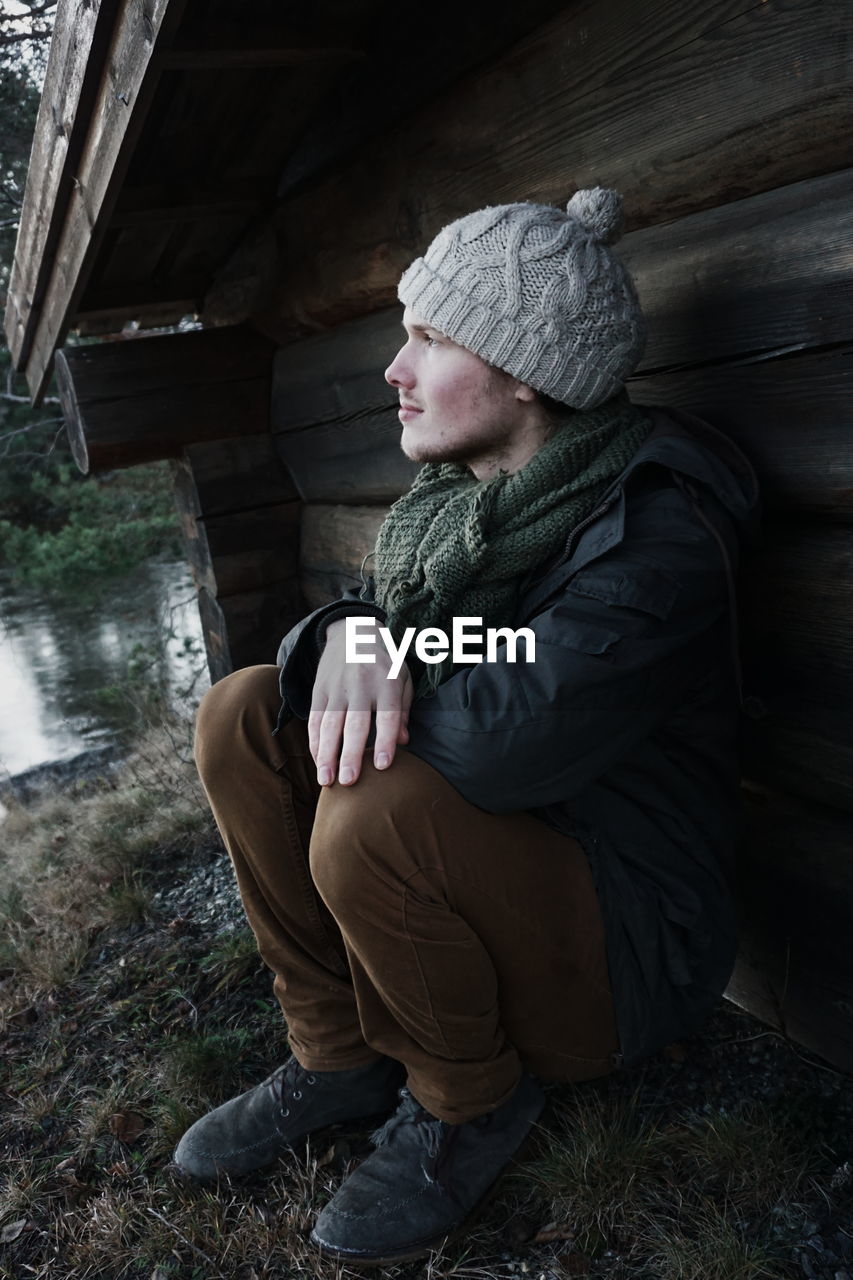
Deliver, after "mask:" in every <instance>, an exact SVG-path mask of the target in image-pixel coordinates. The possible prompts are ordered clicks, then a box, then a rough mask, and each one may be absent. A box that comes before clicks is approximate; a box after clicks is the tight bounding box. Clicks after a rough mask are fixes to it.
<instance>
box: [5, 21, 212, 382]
mask: <svg viewBox="0 0 853 1280" xmlns="http://www.w3.org/2000/svg"><path fill="white" fill-rule="evenodd" d="M186 3H187V0H150V3H146V5H145V6H142V5H139V4H136V3H131V2H130V0H125V2H124V3H122V4H121V5H120V7H119V13H118V17H117V19H116V22H115V27H114V31H113V37H112V41H111V44H110V47H109V51H108V56H107V66H106V69H105V71H104V72H103V75H102V79H101V83H100V86H99V91H98V95H97V99H96V102H95V104H94V107H93V110H92V112H91V122H90V128H89V131H88V134H87V137H86V144H85V147H84V149H83V153H82V155H81V157H80V162H79V164H78V165H77V166H76V172H75V173H74V175H73V190H72V192H71V195H70V198H69V201H68V206H67V210H66V213H65V218H64V222H63V226H62V231H61V233H60V235H59V236H58V238H57V243H56V253H55V259H54V262H53V267H52V271H51V273H50V280H49V283H48V284H47V286H46V290H45V299H44V305H43V307H42V308H41V309H40V310H39V312H38V315H37V317H36V318H35V329H34V333H33V336H32V350H31V352H30V356H29V360H28V362H27V365H26V377H27V382H28V384H29V387H30V392H31V394H32V396H33V398H34V399H38V398H39V397H40V396H41V395H42V393H43V391H44V387H45V384H46V382H47V379H48V378H49V376H50V372H51V369H52V366H53V353H54V349H55V347H56V346H57V344H58V343H59V342H61V341H62V338H63V336H64V335H65V333H66V331H67V328H68V325H69V322H70V319H71V317H72V316H73V314H74V309H75V306H76V303H77V300H78V299H79V298H80V297H81V295H82V293H83V290H84V289H85V287H86V283H87V281H88V276H89V272H90V271H91V268H92V265H93V262H94V257H95V252H96V250H97V248H98V245H99V244H100V241H101V238H102V237H103V234H104V232H105V230H106V227H107V225H108V223H109V218H110V214H111V213H112V210H113V207H114V205H115V201H116V198H117V195H118V191H119V188H120V186H121V183H122V181H123V179H124V175H125V172H126V170H127V166H128V164H129V161H130V157H131V154H132V151H133V147H134V144H135V142H136V139H137V138H138V136H139V133H140V130H141V129H142V125H143V123H144V121H145V117H146V115H147V113H148V110H149V107H150V105H151V101H152V98H153V95H154V90H155V88H156V85H157V81H158V79H159V70H158V68H157V63H156V59H155V57H154V55H155V53H156V52H157V51H158V50H161V49H162V48H163V47H164V46H168V44H169V43H170V41H171V40H172V38H173V37H174V33H175V31H176V29H177V26H178V23H179V22H180V19H181V16H182V14H183V11H184V8H185V6H186Z"/></svg>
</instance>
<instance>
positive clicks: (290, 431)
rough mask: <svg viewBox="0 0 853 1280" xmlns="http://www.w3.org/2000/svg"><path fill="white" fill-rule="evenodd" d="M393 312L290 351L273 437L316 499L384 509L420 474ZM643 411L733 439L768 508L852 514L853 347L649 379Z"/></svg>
mask: <svg viewBox="0 0 853 1280" xmlns="http://www.w3.org/2000/svg"><path fill="white" fill-rule="evenodd" d="M400 314H401V313H400V311H399V310H398V309H397V308H394V309H392V310H390V311H384V312H379V313H377V314H376V315H374V316H368V317H366V318H365V319H362V320H359V321H355V322H353V323H352V324H349V325H345V326H341V328H340V329H337V330H334V331H333V332H331V333H329V334H325V335H323V336H322V337H318V338H308V339H305V340H303V341H302V342H299V343H293V344H291V345H290V346H288V347H284V348H282V349H281V350H280V351H279V352H278V353H277V354H276V357H275V361H274V372H273V398H272V410H271V417H272V429H273V431H274V432H275V433H276V435H275V440H276V445H277V447H278V449H279V451H280V453H281V456H282V458H284V460H285V461H286V462H287V463H288V465H289V466H290V467H291V468H292V471H293V475H294V479H295V480H296V482H297V484H298V485H299V486H300V491H301V492H302V495H303V497H304V498H305V500H306V501H308V502H352V503H359V502H364V501H367V502H383V501H391V500H393V499H394V498H396V497H398V496H399V494H400V493H402V492H403V491H404V490H405V489H406V488H407V487H408V485H409V484H410V483H411V480H412V479H413V478H414V475H415V472H416V468H415V467H414V465H413V464H410V463H409V462H408V460H407V459H406V458H405V457H404V456H403V454H402V453H401V452H400V447H399V440H400V425H399V422H398V419H397V415H396V410H395V408H394V405H395V403H396V399H397V397H396V395H395V394H394V392H393V390H392V389H391V388H389V387H387V384H386V383H385V381H384V379H383V377H382V371H383V369H384V368H385V367H386V366H387V364H388V363H389V362H390V360H391V359H392V357H393V355H394V351H395V350H396V346H397V344H398V343H399V334H400V333H401V332H402V331H401V330H400V329H399V324H398V322H399V316H400ZM629 389H630V393H631V397H632V399H633V400H634V401H635V402H636V403H638V404H647V405H655V404H657V405H662V406H665V405H667V404H670V405H672V406H673V407H675V408H680V409H687V410H689V411H691V412H693V413H695V414H697V415H698V416H699V417H706V418H708V420H709V421H710V422H712V423H714V425H715V426H718V427H719V428H720V429H721V430H723V431H726V432H728V434H730V435H731V436H732V438H733V439H735V440H736V441H737V442H738V443H739V444H740V445H741V447H742V448H743V449H744V450H745V451H746V453H747V455H748V456H749V458H750V459H751V461H752V462H753V464H754V466H755V468H756V471H757V473H758V476H759V480H760V481H761V485H762V495H763V499H764V502H765V506H766V508H767V510H768V511H774V512H786V513H794V512H796V513H797V514H798V515H799V514H802V515H819V516H820V517H821V518H824V519H829V520H850V519H851V516H853V449H851V447H850V428H849V404H850V394H851V389H853V348H850V347H838V348H835V349H833V350H828V351H806V352H796V353H793V354H791V355H788V356H783V357H779V358H776V359H749V360H746V361H729V362H726V363H724V364H721V365H710V366H704V367H703V366H702V365H697V366H696V367H694V368H689V369H676V370H674V371H673V372H670V373H666V374H663V373H661V374H657V375H645V376H638V377H635V378H632V379H631V380H630V382H629Z"/></svg>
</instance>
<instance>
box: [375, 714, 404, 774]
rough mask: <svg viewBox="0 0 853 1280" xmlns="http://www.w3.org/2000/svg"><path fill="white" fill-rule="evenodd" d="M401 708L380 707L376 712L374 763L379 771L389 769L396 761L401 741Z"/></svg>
mask: <svg viewBox="0 0 853 1280" xmlns="http://www.w3.org/2000/svg"><path fill="white" fill-rule="evenodd" d="M400 714H401V708H400V706H399V704H396V705H393V706H390V707H379V708H378V710H377V712H376V740H375V742H374V744H373V763H374V764H375V765H376V768H377V769H387V768H388V766H389V765H390V763H391V761H392V760H393V759H394V751H395V749H396V747H397V744H398V742H399V741H400V727H401V720H400Z"/></svg>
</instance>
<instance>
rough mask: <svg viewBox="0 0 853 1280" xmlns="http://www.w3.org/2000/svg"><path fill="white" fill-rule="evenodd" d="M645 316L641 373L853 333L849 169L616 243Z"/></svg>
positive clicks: (852, 186) (852, 179)
mask: <svg viewBox="0 0 853 1280" xmlns="http://www.w3.org/2000/svg"><path fill="white" fill-rule="evenodd" d="M623 248H624V253H623V255H622V256H623V257H624V260H625V262H626V263H627V265H628V267H629V268H630V270H631V272H632V274H633V276H634V279H635V282H636V284H637V290H638V293H639V295H640V298H641V299H642V303H643V309H644V311H645V314H646V317H647V319H648V325H649V341H648V344H647V347H646V351H645V353H644V356H643V361H642V364H641V366H640V368H641V369H642V370H656V369H666V368H669V367H671V366H677V365H682V364H692V363H696V362H697V361H701V362H702V363H706V362H709V361H711V360H727V359H731V358H732V357H737V356H745V355H755V354H756V353H759V352H767V351H776V350H779V349H781V348H785V347H790V346H808V347H819V346H826V345H828V344H830V343H833V342H839V341H849V339H850V336H851V335H850V305H851V303H850V266H849V264H850V258H851V254H853V169H845V170H842V171H841V172H840V173H829V174H826V175H825V176H823V177H818V178H810V179H808V180H807V181H804V182H794V183H791V184H790V185H788V186H784V187H777V188H776V189H775V190H772V191H765V192H763V193H762V194H760V195H755V196H751V197H750V198H749V199H746V200H738V201H736V202H735V203H733V204H726V205H724V206H723V207H722V208H717V209H708V210H704V211H703V212H701V213H696V214H693V215H692V216H690V217H686V218H681V219H680V220H679V221H678V222H676V223H672V222H668V223H666V224H665V225H664V226H655V227H648V228H647V229H646V230H643V231H636V232H634V233H633V234H632V235H630V236H628V237H626V239H625V241H624V242H622V244H620V246H619V249H620V251H621V250H622V249H623Z"/></svg>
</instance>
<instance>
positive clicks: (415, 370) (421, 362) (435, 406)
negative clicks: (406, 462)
mask: <svg viewBox="0 0 853 1280" xmlns="http://www.w3.org/2000/svg"><path fill="white" fill-rule="evenodd" d="M403 327H404V329H405V330H406V335H407V341H406V343H405V345H404V346H403V347H401V348H400V350H399V351H398V352H397V355H396V356H395V357H394V359H393V360H392V362H391V364H390V365H389V366H388V368H387V369H386V370H385V380H386V381H387V382H389V383H390V384H391V386H392V387H396V389H397V391H398V393H399V396H400V410H399V418H400V421H401V422H402V424H403V435H402V437H401V440H400V448H401V449H402V450H403V453H405V455H406V457H408V458H411V459H412V461H413V462H462V463H465V464H467V465H468V466H469V467H470V468H471V470H472V471H474V473H475V475H478V476H481V478H482V474H481V473H482V472H483V471H484V470H485V471H488V472H489V473H491V472H494V471H495V470H496V469H497V467H498V466H499V465H503V462H502V460H509V459H511V457H512V454H513V452H514V444H515V441H516V437H517V435H518V431H519V428H520V425H521V423H522V421H523V409H522V402H521V401H520V399H519V397H518V388H519V387H520V386H521V384H519V383H518V382H517V381H516V380H515V379H514V378H510V377H508V376H507V375H506V374H504V373H502V372H500V371H499V370H497V369H494V368H492V366H491V365H488V364H486V362H485V360H481V359H480V357H479V356H477V355H474V353H473V352H472V351H468V350H467V348H466V347H460V346H459V345H458V344H457V343H455V342H451V340H450V339H449V338H447V337H445V335H444V334H443V333H440V332H439V330H438V329H434V328H432V326H431V325H428V324H427V323H426V322H425V321H423V320H421V319H420V317H418V316H417V315H415V314H414V313H413V312H412V311H410V310H409V309H408V307H407V308H406V311H405V313H404V315H403ZM524 390H525V391H526V388H525V389H524ZM505 469H514V468H510V467H507V468H505Z"/></svg>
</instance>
